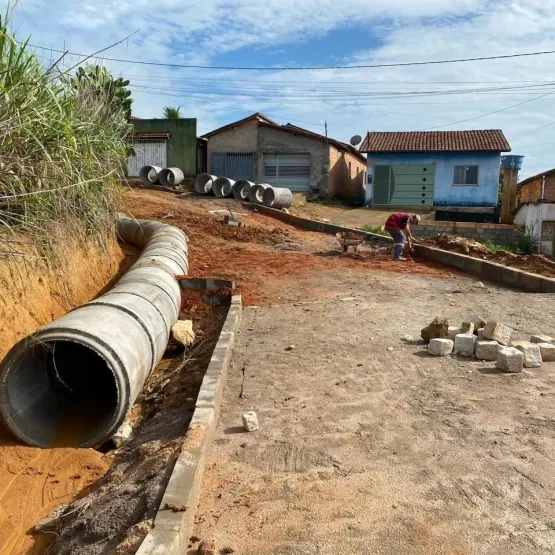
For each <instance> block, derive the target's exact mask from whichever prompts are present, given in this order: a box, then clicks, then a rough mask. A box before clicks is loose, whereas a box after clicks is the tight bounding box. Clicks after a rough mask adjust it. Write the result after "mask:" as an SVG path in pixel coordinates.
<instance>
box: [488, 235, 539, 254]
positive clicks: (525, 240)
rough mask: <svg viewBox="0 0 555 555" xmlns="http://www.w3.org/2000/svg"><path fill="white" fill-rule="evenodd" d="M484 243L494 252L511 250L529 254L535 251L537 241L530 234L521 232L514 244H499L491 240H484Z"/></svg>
mask: <svg viewBox="0 0 555 555" xmlns="http://www.w3.org/2000/svg"><path fill="white" fill-rule="evenodd" d="M482 244H483V245H484V246H485V247H487V248H488V249H489V250H490V251H492V252H493V253H497V252H500V251H502V252H511V253H513V254H521V255H528V254H532V253H533V252H534V247H535V242H534V238H533V237H531V236H530V235H523V234H521V235H520V236H519V238H518V240H517V242H516V243H515V244H514V245H497V244H496V243H493V242H491V241H482Z"/></svg>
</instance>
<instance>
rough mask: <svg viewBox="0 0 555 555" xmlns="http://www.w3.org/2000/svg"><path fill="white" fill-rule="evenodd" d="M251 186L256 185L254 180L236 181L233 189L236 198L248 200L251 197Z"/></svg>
mask: <svg viewBox="0 0 555 555" xmlns="http://www.w3.org/2000/svg"><path fill="white" fill-rule="evenodd" d="M251 187H254V183H253V182H252V181H247V180H246V179H240V180H239V181H236V182H235V185H233V189H232V190H231V192H232V193H233V196H234V197H235V198H236V199H238V200H247V199H248V198H249V191H250V190H251Z"/></svg>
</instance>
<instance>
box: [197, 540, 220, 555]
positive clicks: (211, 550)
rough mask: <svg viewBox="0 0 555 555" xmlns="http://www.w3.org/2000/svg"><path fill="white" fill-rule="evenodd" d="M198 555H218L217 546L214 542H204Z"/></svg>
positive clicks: (198, 550)
mask: <svg viewBox="0 0 555 555" xmlns="http://www.w3.org/2000/svg"><path fill="white" fill-rule="evenodd" d="M197 554H198V555H216V546H215V544H214V542H213V541H203V542H200V545H199V546H198V549H197Z"/></svg>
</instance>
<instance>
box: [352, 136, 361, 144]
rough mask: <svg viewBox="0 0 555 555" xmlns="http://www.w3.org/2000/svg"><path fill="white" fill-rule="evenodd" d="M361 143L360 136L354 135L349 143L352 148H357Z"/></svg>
mask: <svg viewBox="0 0 555 555" xmlns="http://www.w3.org/2000/svg"><path fill="white" fill-rule="evenodd" d="M361 141H362V137H361V136H360V135H355V136H353V137H351V141H350V142H351V144H352V145H353V146H357V145H358V144H359V143H360V142H361Z"/></svg>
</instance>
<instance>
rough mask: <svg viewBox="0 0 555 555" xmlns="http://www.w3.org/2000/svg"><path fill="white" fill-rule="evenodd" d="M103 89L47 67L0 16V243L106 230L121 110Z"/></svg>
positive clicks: (115, 193)
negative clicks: (13, 234)
mask: <svg viewBox="0 0 555 555" xmlns="http://www.w3.org/2000/svg"><path fill="white" fill-rule="evenodd" d="M112 100H113V99H112V98H110V96H109V94H107V93H106V92H105V91H104V90H103V89H102V88H95V86H94V85H93V84H91V83H89V82H79V81H78V80H76V79H75V78H72V77H71V76H68V75H64V74H63V72H61V71H60V70H58V69H57V67H51V68H45V67H43V65H42V64H41V62H40V60H39V59H38V58H37V57H36V56H35V55H34V54H33V53H32V52H30V49H29V47H28V44H27V43H26V42H25V43H23V44H18V43H17V42H16V40H15V38H14V36H13V35H12V33H11V32H10V31H9V13H7V14H6V16H4V17H1V16H0V241H1V240H2V239H3V238H4V239H5V238H6V235H5V234H6V232H8V231H14V230H16V231H22V232H25V233H28V234H35V235H36V236H37V237H41V238H47V237H48V236H49V234H50V232H51V230H52V228H53V227H57V228H59V227H60V226H62V227H66V228H67V232H68V233H71V232H73V231H79V232H83V231H84V232H86V233H91V232H93V233H94V232H100V231H102V230H106V229H108V226H109V218H108V215H109V212H110V211H112V210H114V209H116V208H117V207H118V204H119V197H120V195H119V191H120V188H119V179H120V178H121V177H122V176H123V170H124V164H125V162H126V157H127V146H126V142H125V135H126V134H127V132H128V130H129V125H128V122H127V118H126V116H125V114H124V111H123V110H122V109H121V108H120V107H118V105H117V104H116V103H114V102H113V101H112Z"/></svg>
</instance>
